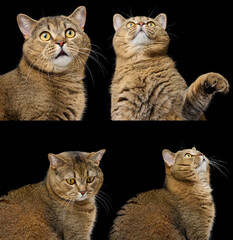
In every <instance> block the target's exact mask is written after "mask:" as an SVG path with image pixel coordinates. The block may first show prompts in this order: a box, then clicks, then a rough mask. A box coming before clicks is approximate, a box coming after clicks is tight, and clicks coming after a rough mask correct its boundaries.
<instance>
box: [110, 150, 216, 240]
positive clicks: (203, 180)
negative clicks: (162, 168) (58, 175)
mask: <svg viewBox="0 0 233 240" xmlns="http://www.w3.org/2000/svg"><path fill="white" fill-rule="evenodd" d="M186 154H190V156H191V157H190V158H188V157H186V156H187V155H186ZM163 157H164V160H165V165H166V180H165V185H164V188H163V189H160V190H152V191H149V192H145V193H141V194H139V195H138V196H137V197H134V198H132V199H131V200H129V201H128V203H127V204H126V205H125V206H124V207H123V208H122V210H121V211H120V212H119V213H118V215H119V216H118V217H117V218H116V220H115V222H114V225H113V228H112V231H111V233H110V240H121V239H124V240H141V239H146V240H152V239H153V240H165V239H170V240H187V239H188V240H194V239H198V240H207V239H209V237H210V232H211V229H212V225H213V221H214V216H215V207H214V203H213V200H212V196H211V191H212V189H211V187H210V183H209V182H210V177H209V160H208V159H207V158H206V157H205V156H204V155H203V154H202V153H200V152H199V151H197V150H196V149H195V148H193V149H185V150H183V151H178V152H177V153H176V154H175V153H171V152H170V151H169V150H164V151H163Z"/></svg>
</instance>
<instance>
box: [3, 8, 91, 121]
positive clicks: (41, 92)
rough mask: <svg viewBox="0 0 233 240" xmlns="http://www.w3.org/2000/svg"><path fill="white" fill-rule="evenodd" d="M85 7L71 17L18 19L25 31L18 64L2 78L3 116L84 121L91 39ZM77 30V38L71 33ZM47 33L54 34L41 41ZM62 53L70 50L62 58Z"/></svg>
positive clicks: (21, 28) (21, 15) (9, 117)
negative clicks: (86, 30)
mask: <svg viewBox="0 0 233 240" xmlns="http://www.w3.org/2000/svg"><path fill="white" fill-rule="evenodd" d="M85 19H86V9H85V7H79V8H77V9H76V10H75V11H74V12H73V13H72V14H71V15H70V16H68V17H66V16H57V17H45V18H41V19H40V20H38V21H36V20H33V19H31V18H29V17H28V16H26V15H24V14H19V15H18V17H17V20H18V25H19V28H20V30H21V32H22V33H23V35H24V38H25V42H24V45H23V57H22V59H21V61H20V64H19V66H18V67H17V68H16V69H15V70H13V71H11V72H9V73H6V74H4V75H2V76H0V120H81V119H82V116H83V113H84V110H85V105H86V97H85V89H84V83H83V79H84V77H85V75H84V71H85V64H86V61H87V59H88V56H89V54H90V49H91V43H90V39H89V38H88V36H87V35H86V34H85V32H84V30H83V27H84V23H85ZM68 29H73V30H74V32H75V35H74V36H73V37H72V38H68V37H67V36H66V31H67V30H68ZM43 32H47V33H49V34H50V35H51V38H50V39H48V40H47V41H43V40H42V39H41V34H42V33H43ZM61 51H64V52H65V53H66V55H65V54H63V55H61V56H58V55H59V53H60V52H61Z"/></svg>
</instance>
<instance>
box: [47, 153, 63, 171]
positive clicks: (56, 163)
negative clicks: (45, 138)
mask: <svg viewBox="0 0 233 240" xmlns="http://www.w3.org/2000/svg"><path fill="white" fill-rule="evenodd" d="M48 158H49V161H50V166H51V167H52V168H53V169H57V168H58V167H62V166H63V165H64V164H65V161H64V160H63V159H62V158H60V157H58V156H57V155H55V154H53V153H49V154H48Z"/></svg>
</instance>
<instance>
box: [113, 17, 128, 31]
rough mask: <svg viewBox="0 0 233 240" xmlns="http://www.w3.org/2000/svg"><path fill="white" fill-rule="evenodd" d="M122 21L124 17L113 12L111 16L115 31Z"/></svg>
mask: <svg viewBox="0 0 233 240" xmlns="http://www.w3.org/2000/svg"><path fill="white" fill-rule="evenodd" d="M124 21H125V18H124V17H122V16H121V15H120V14H115V15H114V16H113V26H114V29H115V31H117V30H118V29H119V28H120V27H121V25H122V24H123V22H124Z"/></svg>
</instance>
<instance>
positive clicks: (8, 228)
mask: <svg viewBox="0 0 233 240" xmlns="http://www.w3.org/2000/svg"><path fill="white" fill-rule="evenodd" d="M104 152H105V150H100V151H98V152H91V153H86V152H63V153H60V154H56V155H55V154H49V155H48V158H49V160H50V167H49V170H48V174H47V176H46V178H45V180H44V181H42V182H40V183H38V184H31V185H27V186H24V187H21V188H19V189H17V190H13V191H11V192H9V194H8V195H7V196H2V197H1V198H0V225H1V228H0V239H4V240H14V239H15V240H16V239H17V240H18V239H35V240H41V239H43V240H68V239H69V240H71V239H73V240H88V239H90V235H91V232H92V229H93V225H94V222H95V219H96V204H95V196H96V194H97V193H98V191H99V189H100V187H101V186H102V183H103V173H102V171H101V169H100V168H99V163H100V160H101V158H102V156H103V154H104Z"/></svg>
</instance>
